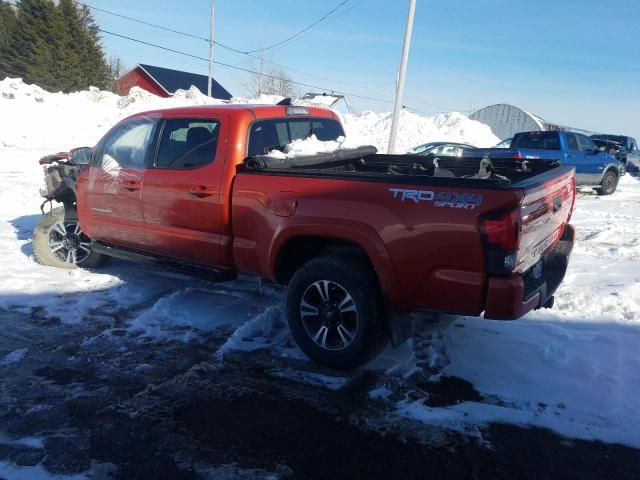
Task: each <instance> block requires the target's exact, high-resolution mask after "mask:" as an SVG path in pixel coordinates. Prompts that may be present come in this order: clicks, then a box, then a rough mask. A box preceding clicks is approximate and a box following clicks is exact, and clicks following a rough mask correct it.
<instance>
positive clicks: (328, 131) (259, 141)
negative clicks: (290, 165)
mask: <svg viewBox="0 0 640 480" xmlns="http://www.w3.org/2000/svg"><path fill="white" fill-rule="evenodd" d="M311 135H315V136H316V138H317V139H318V140H321V141H325V142H326V141H332V140H336V139H338V138H339V137H342V136H344V130H343V129H342V126H341V125H340V122H338V121H336V120H334V119H332V118H308V117H291V118H272V119H266V120H257V121H255V122H254V123H253V124H252V125H251V128H250V129H249V147H248V150H247V156H249V157H252V156H256V155H265V154H267V153H268V152H270V151H272V150H283V149H284V147H285V146H286V145H287V144H289V143H291V142H293V141H294V140H304V139H306V138H309V137H310V136H311Z"/></svg>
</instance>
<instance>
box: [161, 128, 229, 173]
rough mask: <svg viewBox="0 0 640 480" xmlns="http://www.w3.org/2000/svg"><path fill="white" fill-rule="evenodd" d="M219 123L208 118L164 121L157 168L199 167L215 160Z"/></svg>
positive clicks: (180, 168) (181, 168) (179, 168)
mask: <svg viewBox="0 0 640 480" xmlns="http://www.w3.org/2000/svg"><path fill="white" fill-rule="evenodd" d="M219 130H220V123H219V122H217V121H215V120H207V119H185V118H174V119H170V120H167V121H165V123H164V127H163V129H162V136H161V138H160V148H159V150H158V158H157V160H156V164H155V166H156V168H168V169H173V170H183V169H189V168H198V167H202V166H204V165H208V164H209V163H211V162H213V161H214V160H215V156H216V147H217V146H218V133H219Z"/></svg>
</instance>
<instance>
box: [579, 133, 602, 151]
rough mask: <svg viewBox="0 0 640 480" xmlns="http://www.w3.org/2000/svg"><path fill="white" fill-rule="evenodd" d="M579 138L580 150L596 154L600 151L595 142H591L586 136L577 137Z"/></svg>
mask: <svg viewBox="0 0 640 480" xmlns="http://www.w3.org/2000/svg"><path fill="white" fill-rule="evenodd" d="M576 136H577V137H578V141H579V142H580V149H581V150H582V151H583V152H596V151H598V148H597V147H596V144H595V143H593V140H591V139H590V138H589V137H587V136H585V135H576Z"/></svg>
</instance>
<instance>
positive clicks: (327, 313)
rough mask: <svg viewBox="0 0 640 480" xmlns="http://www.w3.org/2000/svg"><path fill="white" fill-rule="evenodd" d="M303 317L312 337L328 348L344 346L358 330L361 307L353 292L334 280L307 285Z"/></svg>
mask: <svg viewBox="0 0 640 480" xmlns="http://www.w3.org/2000/svg"><path fill="white" fill-rule="evenodd" d="M300 318H301V319H302V324H303V325H304V328H305V330H306V332H307V335H309V338H311V340H312V341H313V342H314V343H315V344H316V345H318V346H319V347H321V348H324V349H325V350H344V349H345V348H347V347H349V345H351V344H352V343H353V340H354V339H355V338H356V336H357V334H358V309H357V307H356V304H355V302H354V300H353V297H352V296H351V294H349V292H348V291H347V290H346V289H345V288H344V287H343V286H342V285H340V284H338V283H336V282H332V281H330V280H318V281H317V282H314V283H312V284H311V285H309V287H307V289H306V290H305V291H304V293H303V294H302V299H301V300H300Z"/></svg>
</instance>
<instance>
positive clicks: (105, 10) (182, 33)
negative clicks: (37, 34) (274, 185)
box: [0, 0, 449, 110]
mask: <svg viewBox="0 0 640 480" xmlns="http://www.w3.org/2000/svg"><path fill="white" fill-rule="evenodd" d="M0 1H2V0H0ZM347 1H349V0H347ZM365 1H366V0H360V1H359V2H356V3H354V4H352V5H351V6H350V7H349V8H347V9H345V10H343V11H342V12H340V13H338V14H337V15H334V16H333V17H331V18H329V19H328V20H327V21H326V22H324V24H325V25H326V24H327V23H330V22H333V21H334V20H336V19H338V18H339V17H341V16H343V15H345V14H347V13H349V12H350V11H352V10H354V9H355V8H357V7H359V6H360V5H362V4H363V3H364V2H365ZM3 3H9V2H3ZM74 3H76V4H77V5H82V6H84V7H87V8H90V9H92V10H96V11H98V12H102V13H106V14H108V15H112V16H115V17H118V18H123V19H125V20H130V21H132V22H135V23H139V24H141V25H146V26H149V27H153V28H157V29H160V30H164V31H167V32H171V33H175V34H177V35H182V36H184V37H188V38H193V39H196V40H201V41H203V42H207V43H209V39H208V38H205V37H200V36H198V35H194V34H191V33H187V32H183V31H180V30H175V29H173V28H169V27H165V26H163V25H158V24H155V23H151V22H147V21H145V20H141V19H139V18H134V17H130V16H127V15H123V14H121V13H118V12H114V11H112V10H107V9H104V8H98V7H94V6H93V5H89V4H88V3H83V2H80V1H75V2H74ZM343 3H346V2H343ZM14 5H15V4H14ZM340 7H341V5H338V7H336V8H335V9H334V11H335V10H337V9H338V8H340ZM331 13H333V11H332V12H330V13H329V14H327V15H325V17H324V19H326V18H327V17H328V16H329V15H330V14H331ZM324 19H321V20H318V21H316V22H315V28H312V29H309V27H307V29H305V30H306V31H303V32H299V35H298V36H302V35H303V34H305V33H312V32H314V31H316V30H318V29H319V28H320V27H321V26H322V25H320V23H321V22H322V20H324ZM214 44H216V45H217V46H219V47H221V48H223V49H225V50H227V51H230V52H233V53H236V54H240V55H245V56H248V57H251V58H253V59H256V60H260V61H262V62H264V63H267V64H270V65H274V66H276V67H279V68H282V69H284V70H289V71H291V72H295V73H299V74H300V75H305V76H308V77H311V78H317V79H318V80H324V81H326V82H331V83H335V84H338V85H345V86H348V87H354V88H361V89H363V90H371V87H368V86H365V85H359V84H355V83H349V82H343V81H339V80H335V79H332V78H327V77H323V76H320V75H316V74H313V73H309V72H305V71H303V70H299V69H297V68H293V67H289V66H287V65H283V64H281V63H278V62H274V61H272V60H268V59H266V58H263V57H260V56H258V55H254V54H253V53H251V52H246V51H243V50H240V49H237V48H234V47H231V46H229V45H227V44H224V43H222V42H219V41H217V40H214ZM268 48H270V47H268ZM375 90H377V91H379V92H383V90H380V89H375ZM407 98H408V99H410V100H413V101H414V102H417V103H420V104H422V105H425V106H428V107H431V108H436V109H439V110H449V109H447V108H445V107H442V106H439V105H435V104H433V103H429V102H425V101H424V100H421V99H419V98H417V97H413V96H410V95H407Z"/></svg>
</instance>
